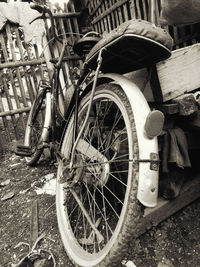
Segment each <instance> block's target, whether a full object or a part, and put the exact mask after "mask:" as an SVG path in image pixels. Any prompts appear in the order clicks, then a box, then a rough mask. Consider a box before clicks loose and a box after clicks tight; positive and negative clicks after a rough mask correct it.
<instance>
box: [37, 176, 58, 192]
mask: <svg viewBox="0 0 200 267" xmlns="http://www.w3.org/2000/svg"><path fill="white" fill-rule="evenodd" d="M35 191H36V193H37V195H42V194H49V195H55V194H56V179H52V180H50V181H47V182H46V183H45V184H44V186H43V187H42V188H37V189H36V190H35Z"/></svg>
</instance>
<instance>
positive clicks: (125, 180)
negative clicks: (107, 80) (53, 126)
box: [56, 84, 143, 267]
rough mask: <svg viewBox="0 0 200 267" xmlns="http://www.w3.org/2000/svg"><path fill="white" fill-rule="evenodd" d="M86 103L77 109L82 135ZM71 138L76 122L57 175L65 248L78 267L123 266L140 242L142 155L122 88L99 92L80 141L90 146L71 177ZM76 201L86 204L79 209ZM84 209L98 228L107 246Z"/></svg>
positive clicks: (86, 100)
mask: <svg viewBox="0 0 200 267" xmlns="http://www.w3.org/2000/svg"><path fill="white" fill-rule="evenodd" d="M88 103H89V94H88V95H87V96H85V98H84V99H83V100H82V101H81V103H80V106H79V113H78V120H79V123H80V124H79V123H78V129H80V128H79V127H80V125H81V123H83V118H84V116H85V113H86V110H87V107H88ZM72 132H73V118H71V120H70V122H69V124H68V127H67V129H66V132H65V135H64V139H63V143H62V147H61V153H63V155H64V156H65V159H64V160H62V161H61V162H60V163H59V166H58V173H57V179H58V182H57V192H56V209H57V220H58V226H59V231H60V234H61V239H62V242H63V245H64V248H65V250H66V252H67V254H68V256H69V258H70V259H71V261H72V262H73V263H74V264H75V266H82V267H86V266H87V267H90V266H101V267H105V266H115V265H118V266H119V263H120V261H121V259H122V257H123V255H124V254H125V252H126V251H127V249H128V244H129V241H130V240H132V242H133V240H134V237H136V234H137V225H138V223H139V221H140V218H141V216H142V214H143V207H142V205H141V204H140V203H139V201H138V200H137V196H136V195H137V177H138V171H139V168H138V161H137V160H138V154H139V151H138V141H137V133H136V127H135V122H134V114H133V112H132V109H131V106H130V103H129V101H128V99H127V97H126V95H125V93H124V92H123V90H122V89H121V87H120V86H118V85H114V84H103V85H100V86H98V87H97V89H96V92H95V95H94V99H93V103H92V109H91V113H90V117H89V120H88V123H87V126H86V127H85V130H84V132H83V135H82V136H81V139H80V140H81V142H82V143H81V144H82V146H84V144H85V141H86V143H88V144H89V146H88V148H87V149H85V150H84V152H83V151H82V148H81V146H80V147H79V148H77V149H76V153H75V165H76V166H78V168H76V169H74V172H72V173H74V176H72V175H71V176H70V172H69V171H68V169H67V164H68V163H69V160H70V156H71V152H70V151H71V147H72V144H73V142H72ZM82 140H85V141H82ZM79 142H80V141H79ZM90 146H91V147H92V148H94V151H95V153H96V156H95V153H94V151H93V154H94V155H93V154H92V155H93V158H92V157H91V156H89V152H88V151H89V149H90V148H89V147H90ZM86 151H87V152H86ZM100 158H101V160H99V159H100ZM102 159H104V163H103V164H102ZM100 161H101V162H100ZM106 162H107V163H106ZM98 164H99V165H98ZM74 177H76V179H77V180H76V183H75V185H73V187H72V188H70V183H71V181H70V179H71V180H72V179H73V178H74ZM71 185H72V184H71ZM74 192H75V193H74ZM77 196H78V198H79V200H80V201H81V203H82V204H78V201H77ZM83 209H85V210H86V211H87V215H89V217H90V219H91V221H92V223H93V225H95V227H96V228H98V231H99V233H100V234H101V237H103V241H102V240H100V238H99V237H98V236H97V235H98V233H96V232H95V230H94V228H92V226H91V223H90V222H89V219H87V217H86V215H85V213H84V211H83ZM92 229H93V230H92ZM91 236H92V239H91ZM90 239H91V240H90Z"/></svg>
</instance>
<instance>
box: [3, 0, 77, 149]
mask: <svg viewBox="0 0 200 267" xmlns="http://www.w3.org/2000/svg"><path fill="white" fill-rule="evenodd" d="M78 16H79V13H78V12H75V8H74V5H73V2H70V3H68V4H65V6H64V12H63V11H62V13H60V12H55V13H54V19H55V24H56V29H57V31H58V34H61V35H62V36H63V38H67V39H68V40H69V43H71V44H73V43H74V42H75V40H76V39H77V38H79V26H78ZM47 21H48V19H47V20H46V22H45V24H46V32H47V40H48V41H49V40H51V39H52V36H51V31H50V30H49V27H48V22H47ZM72 32H73V34H72ZM48 45H49V48H50V52H51V54H52V57H53V58H57V57H58V56H59V53H60V45H59V44H57V43H55V42H53V41H52V42H49V44H48ZM0 60H1V61H0V152H1V151H2V150H4V148H5V146H6V145H7V144H8V143H9V142H10V141H12V140H20V139H22V138H23V136H24V130H25V125H26V120H27V114H28V112H29V111H30V107H31V104H32V103H33V100H34V98H35V95H36V93H37V90H38V83H39V81H40V79H41V78H42V77H44V75H45V73H48V72H47V66H46V61H45V58H44V56H42V57H41V55H40V54H39V51H38V49H37V46H32V47H28V46H27V45H26V44H25V42H24V40H23V32H22V30H21V28H19V27H17V25H14V24H10V23H6V25H5V27H4V29H3V31H1V32H0ZM65 60H66V63H63V66H62V75H61V76H62V85H63V84H64V85H65V84H66V86H67V84H68V83H69V82H70V77H69V73H70V72H69V68H73V67H74V66H75V65H76V66H78V65H79V64H81V63H80V59H79V58H78V57H77V56H76V55H75V54H74V53H73V51H72V49H71V46H69V48H68V49H67V51H66V56H65ZM47 75H48V74H47Z"/></svg>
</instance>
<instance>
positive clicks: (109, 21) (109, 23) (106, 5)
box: [104, 0, 112, 31]
mask: <svg viewBox="0 0 200 267" xmlns="http://www.w3.org/2000/svg"><path fill="white" fill-rule="evenodd" d="M104 5H105V11H106V10H107V9H108V0H105V1H104ZM106 19H107V23H108V24H107V25H108V26H107V27H108V31H111V30H112V26H111V17H110V15H107V16H106Z"/></svg>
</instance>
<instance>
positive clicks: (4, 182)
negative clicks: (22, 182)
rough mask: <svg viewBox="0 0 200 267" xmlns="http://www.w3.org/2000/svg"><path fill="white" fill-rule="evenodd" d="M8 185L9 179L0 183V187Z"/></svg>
mask: <svg viewBox="0 0 200 267" xmlns="http://www.w3.org/2000/svg"><path fill="white" fill-rule="evenodd" d="M9 183H10V179H7V180H5V181H3V182H1V183H0V187H4V186H7V185H9Z"/></svg>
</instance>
